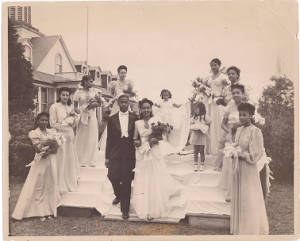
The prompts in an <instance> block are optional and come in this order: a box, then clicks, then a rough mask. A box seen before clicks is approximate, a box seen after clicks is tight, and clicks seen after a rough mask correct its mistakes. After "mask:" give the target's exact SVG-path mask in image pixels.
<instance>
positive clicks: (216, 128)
mask: <svg viewBox="0 0 300 241" xmlns="http://www.w3.org/2000/svg"><path fill="white" fill-rule="evenodd" d="M210 67H211V75H210V76H209V78H208V81H207V83H208V84H209V85H210V86H211V89H212V101H211V103H210V104H208V115H209V116H210V117H211V120H212V122H211V126H210V153H211V154H214V155H216V154H218V146H219V141H220V139H221V135H222V130H221V123H222V119H223V113H224V106H223V105H222V104H221V102H222V100H223V97H224V96H225V89H226V86H228V85H230V82H229V80H228V79H227V77H226V75H224V74H223V73H222V72H221V71H220V67H221V61H220V60H219V59H213V60H212V61H211V62H210ZM219 168H220V164H219V163H217V169H219Z"/></svg>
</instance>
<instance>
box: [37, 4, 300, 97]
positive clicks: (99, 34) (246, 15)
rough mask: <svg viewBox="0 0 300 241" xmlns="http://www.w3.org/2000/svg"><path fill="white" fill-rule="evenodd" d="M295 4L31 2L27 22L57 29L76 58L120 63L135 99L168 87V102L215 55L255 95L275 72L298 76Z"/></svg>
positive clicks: (187, 91)
mask: <svg viewBox="0 0 300 241" xmlns="http://www.w3.org/2000/svg"><path fill="white" fill-rule="evenodd" d="M296 10H297V5H296V3H294V2H291V1H288V0H286V1H281V2H280V1H278V2H275V1H272V2H271V1H252V2H251V3H250V2H249V3H247V2H244V1H243V2H237V1H230V2H229V1H226V2H225V1H223V2H221V1H211V2H203V1H202V2H199V1H198V2H184V3H183V2H160V3H159V2H152V3H150V2H148V3H141V2H139V3H138V2H123V3H121V2H119V3H112V2H110V3H91V4H89V5H82V3H77V4H75V5H70V3H57V2H56V3H43V4H37V5H35V4H33V5H32V25H33V26H34V27H37V28H38V29H39V30H40V31H41V32H42V33H44V34H46V35H57V34H60V35H62V37H63V39H64V41H65V43H66V45H67V48H68V50H69V52H70V54H71V56H72V58H73V59H75V60H86V59H88V63H89V64H90V65H99V66H101V68H102V70H110V71H112V72H113V73H114V74H116V72H117V71H116V69H117V67H118V66H119V65H121V64H125V65H127V66H128V78H129V79H131V80H133V81H134V83H135V87H136V89H137V90H138V94H139V97H148V98H150V99H152V100H154V101H159V98H160V97H159V94H160V91H161V89H163V88H168V89H170V90H171V92H172V94H173V98H174V101H175V102H178V103H184V102H185V101H186V100H187V98H188V97H189V96H190V95H191V90H192V87H191V80H192V79H194V78H196V77H197V76H200V77H206V76H207V75H208V74H209V71H210V68H209V62H210V60H211V59H212V58H215V57H217V58H219V59H221V61H222V66H225V67H229V66H231V65H236V66H238V67H239V68H240V69H241V81H242V82H243V83H244V84H246V85H248V86H250V87H251V89H252V91H251V96H252V98H253V99H255V100H256V99H258V98H259V97H260V95H261V93H262V90H263V88H264V87H266V86H267V85H268V84H270V81H269V79H270V77H271V76H272V75H276V74H278V73H279V71H281V73H284V74H286V75H287V76H288V77H289V78H290V79H292V80H293V81H296V80H297V79H298V73H297V70H298V62H297V61H298V57H297V54H298V47H297V35H296V34H297V15H296ZM87 12H88V21H87ZM87 26H88V30H87ZM87 33H88V34H87ZM87 36H88V58H87V47H86V46H87Z"/></svg>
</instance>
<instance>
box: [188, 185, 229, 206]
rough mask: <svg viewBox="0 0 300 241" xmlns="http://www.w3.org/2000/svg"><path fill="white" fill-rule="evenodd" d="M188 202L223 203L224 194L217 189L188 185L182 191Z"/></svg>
mask: <svg viewBox="0 0 300 241" xmlns="http://www.w3.org/2000/svg"><path fill="white" fill-rule="evenodd" d="M183 195H184V197H188V200H198V201H206V202H212V203H215V202H219V203H225V192H224V191H223V190H222V189H220V188H217V187H210V186H199V185H188V186H186V187H185V188H184V191H183Z"/></svg>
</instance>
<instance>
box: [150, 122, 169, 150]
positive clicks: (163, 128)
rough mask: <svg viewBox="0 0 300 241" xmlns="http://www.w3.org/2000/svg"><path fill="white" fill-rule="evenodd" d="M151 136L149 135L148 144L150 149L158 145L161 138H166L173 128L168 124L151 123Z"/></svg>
mask: <svg viewBox="0 0 300 241" xmlns="http://www.w3.org/2000/svg"><path fill="white" fill-rule="evenodd" d="M151 130H152V132H151V134H150V135H149V144H150V147H152V146H153V145H156V144H158V142H159V141H161V140H163V136H164V135H166V136H168V135H169V134H170V133H171V131H172V130H173V126H172V125H170V124H168V123H162V122H159V121H158V122H157V123H152V124H151Z"/></svg>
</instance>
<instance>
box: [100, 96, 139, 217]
mask: <svg viewBox="0 0 300 241" xmlns="http://www.w3.org/2000/svg"><path fill="white" fill-rule="evenodd" d="M118 105H119V107H120V111H119V112H118V113H116V114H115V115H113V116H111V117H110V118H109V120H108V123H107V142H106V153H105V158H106V160H105V166H106V167H107V168H108V178H109V180H110V182H111V184H112V186H113V189H114V194H115V196H116V198H115V199H114V200H113V205H116V204H118V203H119V202H121V212H122V217H123V219H128V218H129V206H130V195H131V182H132V180H133V172H132V170H133V169H134V167H135V147H134V142H133V134H134V127H135V119H136V118H135V115H134V114H132V113H130V112H129V111H128V108H129V96H128V95H125V94H124V95H121V96H120V97H119V98H118Z"/></svg>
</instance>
